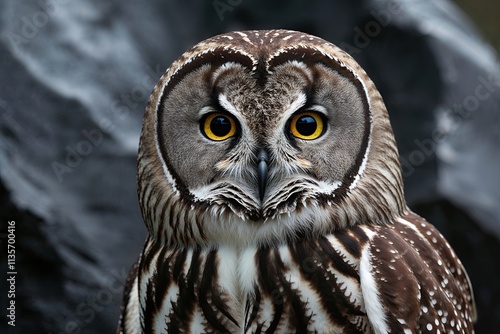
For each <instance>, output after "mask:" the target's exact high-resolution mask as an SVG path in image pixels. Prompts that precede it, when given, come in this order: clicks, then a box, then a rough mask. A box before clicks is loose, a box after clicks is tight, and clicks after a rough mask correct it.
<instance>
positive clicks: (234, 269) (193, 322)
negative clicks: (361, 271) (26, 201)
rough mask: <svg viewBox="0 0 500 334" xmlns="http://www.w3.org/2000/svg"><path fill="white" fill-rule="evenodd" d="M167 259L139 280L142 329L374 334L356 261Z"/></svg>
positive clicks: (214, 253) (269, 255) (282, 254)
mask: <svg viewBox="0 0 500 334" xmlns="http://www.w3.org/2000/svg"><path fill="white" fill-rule="evenodd" d="M306 254H307V255H306ZM163 255H165V256H164V257H157V258H156V260H155V261H154V262H156V263H155V265H154V266H153V267H156V270H153V271H152V272H151V274H150V275H142V278H141V277H140V278H139V279H140V281H142V282H140V286H141V287H142V289H140V296H141V297H140V298H141V304H143V305H142V319H144V320H143V321H144V322H145V324H144V328H147V327H148V323H149V324H150V326H151V328H158V329H161V328H163V329H167V332H170V331H173V332H174V331H177V332H185V333H205V332H211V331H214V332H230V333H254V332H259V331H263V330H266V331H267V330H271V332H275V333H290V332H300V333H308V332H311V333H312V332H319V333H323V332H324V333H327V332H328V333H335V332H339V333H341V332H344V331H345V330H349V329H351V330H356V331H358V332H364V331H367V332H368V331H369V328H368V323H367V319H366V313H365V310H364V305H363V300H362V297H361V291H360V286H359V277H358V275H357V273H356V270H355V264H354V263H350V262H349V261H348V260H346V259H345V258H344V259H342V257H341V256H339V257H338V259H342V263H338V264H337V265H338V266H339V268H341V270H338V269H337V268H336V267H335V266H334V265H333V262H332V261H333V260H332V259H331V258H329V257H328V256H325V254H323V255H321V256H317V254H315V253H314V252H313V253H304V254H302V255H300V254H298V253H297V250H296V249H291V248H289V247H280V248H266V249H256V248H246V249H243V250H235V249H232V248H219V249H215V250H214V249H212V250H200V249H198V250H189V249H187V250H173V251H172V252H169V253H164V254H163ZM334 257H335V256H334ZM347 268H351V270H349V269H347ZM144 279H147V281H149V282H147V281H143V280H144ZM338 315H342V318H341V319H340V320H339V317H338ZM158 332H162V331H158Z"/></svg>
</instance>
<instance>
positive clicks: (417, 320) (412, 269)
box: [360, 212, 476, 333]
mask: <svg viewBox="0 0 500 334" xmlns="http://www.w3.org/2000/svg"><path fill="white" fill-rule="evenodd" d="M360 281H361V289H362V294H363V298H364V301H365V307H366V312H367V315H368V318H369V320H370V322H371V324H372V326H373V327H374V329H375V332H376V333H388V332H392V333H413V332H417V331H421V330H426V331H429V332H433V333H439V332H441V333H449V332H455V333H457V332H458V333H461V332H465V333H471V332H473V325H472V324H473V322H474V321H475V319H476V308H475V304H474V299H473V293H472V287H471V284H470V281H469V278H468V276H467V273H466V271H465V269H464V267H463V265H462V263H461V262H460V260H459V259H458V258H457V256H456V255H455V253H454V251H453V250H452V249H451V247H450V245H449V244H448V242H447V241H446V240H445V239H444V237H443V236H442V235H441V234H440V233H439V232H438V231H437V229H436V228H435V227H433V226H432V225H430V224H429V223H428V222H426V221H425V220H424V219H423V218H421V217H419V216H418V215H416V214H414V213H412V212H410V213H408V214H407V215H406V216H404V217H403V218H400V219H398V220H396V221H395V222H394V223H393V224H390V225H387V226H377V227H373V228H372V232H371V236H370V242H369V243H368V244H367V246H366V247H365V248H364V249H363V252H362V256H361V261H360Z"/></svg>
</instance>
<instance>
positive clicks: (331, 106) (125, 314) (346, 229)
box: [118, 30, 475, 334]
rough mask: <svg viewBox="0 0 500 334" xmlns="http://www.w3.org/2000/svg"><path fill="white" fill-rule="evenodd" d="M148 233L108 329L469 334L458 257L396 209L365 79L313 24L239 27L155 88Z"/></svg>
mask: <svg viewBox="0 0 500 334" xmlns="http://www.w3.org/2000/svg"><path fill="white" fill-rule="evenodd" d="M138 193H139V200H140V205H141V210H142V214H143V218H144V221H145V223H146V226H147V228H148V231H149V236H148V238H147V240H146V244H145V246H144V250H143V252H142V254H141V256H140V259H139V261H138V263H137V265H136V266H134V269H133V270H132V272H131V275H130V278H129V282H128V285H127V288H126V291H125V297H124V303H123V307H122V316H121V319H120V324H119V328H118V333H127V334H129V333H388V332H392V333H420V332H430V333H470V332H473V325H472V324H473V321H474V319H475V306H474V301H473V295H472V289H471V286H470V283H469V280H468V277H467V274H466V272H465V269H464V268H463V266H462V264H461V263H460V261H459V260H458V258H457V257H456V255H455V253H454V252H453V250H452V249H451V248H450V246H449V245H448V243H447V242H446V240H445V239H444V238H443V237H442V236H441V234H440V233H439V232H438V231H437V230H436V229H435V228H434V227H433V226H432V225H430V224H429V223H427V222H426V221H425V220H424V219H422V218H421V217H419V216H417V215H416V214H414V213H412V212H411V211H410V210H409V209H408V207H407V206H406V203H405V200H404V194H403V187H402V179H401V172H400V166H399V162H398V153H397V148H396V144H395V142H394V137H393V133H392V129H391V126H390V123H389V119H388V116H387V111H386V109H385V106H384V103H383V101H382V98H381V96H380V94H379V93H378V91H377V89H376V88H375V86H374V84H373V82H372V81H371V80H370V79H369V78H368V76H367V75H366V73H365V72H364V71H363V70H362V69H361V68H360V66H359V65H358V64H357V63H356V62H355V61H354V60H353V59H352V58H351V57H350V56H349V55H348V54H346V53H345V52H344V51H342V50H340V49H338V48H337V47H336V46H334V45H332V44H330V43H328V42H326V41H324V40H322V39H320V38H317V37H314V36H311V35H307V34H303V33H299V32H293V31H285V30H271V31H247V32H234V33H229V34H225V35H219V36H216V37H213V38H210V39H208V40H206V41H204V42H201V43H199V44H197V45H196V46H194V47H193V48H192V49H191V50H189V51H187V52H186V53H185V54H184V55H182V56H181V57H180V58H179V59H178V60H177V61H175V62H174V63H173V64H172V66H171V67H170V68H169V69H168V70H167V72H166V73H165V74H164V75H163V76H162V78H161V79H160V81H159V83H158V84H157V85H156V87H155V89H154V90H153V93H152V95H151V98H150V100H149V103H148V106H147V108H146V114H145V116H144V123H143V129H142V135H141V141H140V146H139V159H138Z"/></svg>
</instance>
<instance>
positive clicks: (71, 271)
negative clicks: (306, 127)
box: [0, 0, 500, 333]
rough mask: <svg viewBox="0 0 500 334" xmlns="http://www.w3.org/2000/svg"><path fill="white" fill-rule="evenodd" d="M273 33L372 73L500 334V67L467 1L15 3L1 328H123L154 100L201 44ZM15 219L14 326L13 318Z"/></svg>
mask: <svg viewBox="0 0 500 334" xmlns="http://www.w3.org/2000/svg"><path fill="white" fill-rule="evenodd" d="M265 28H289V29H295V30H302V31H305V32H308V33H312V34H315V35H318V36H320V37H323V38H325V39H327V40H329V41H331V42H333V43H336V44H338V45H340V46H341V47H343V48H344V49H346V51H348V52H349V53H351V54H352V55H353V56H354V57H355V58H356V59H357V60H358V61H359V62H360V63H361V65H362V66H363V67H364V68H365V69H366V71H367V72H368V74H369V75H370V76H371V77H372V79H373V80H374V81H375V83H376V84H377V86H378V88H379V90H380V91H381V93H382V95H383V97H384V99H385V101H386V104H387V107H388V109H389V111H390V114H391V120H392V123H393V127H394V131H395V134H396V137H397V141H398V145H399V149H400V152H401V161H402V165H403V174H404V176H405V186H406V195H407V199H408V201H409V204H410V206H411V207H412V208H413V209H414V210H415V211H417V212H418V213H420V214H422V215H423V216H424V217H426V218H428V219H429V220H430V221H431V222H433V223H434V224H435V225H436V226H437V227H438V228H439V230H440V231H441V232H442V233H443V234H444V235H445V236H446V237H447V238H448V240H449V241H450V242H451V244H452V245H453V247H454V248H455V250H456V251H457V253H458V254H459V256H460V258H461V259H462V261H463V263H464V265H465V267H466V268H467V269H468V272H469V275H470V278H471V280H472V283H473V285H474V289H475V295H476V301H477V305H478V311H479V322H478V323H477V326H476V331H477V332H478V333H492V332H495V330H496V329H498V328H499V326H500V283H499V279H498V277H500V266H499V260H498V257H499V256H500V242H499V239H500V205H499V204H500V177H499V176H498V173H499V171H500V168H499V167H500V109H499V107H500V71H499V66H498V59H497V55H496V54H495V53H494V51H493V49H492V48H491V47H489V46H488V45H487V44H486V43H485V42H484V41H483V40H482V38H481V37H480V36H479V35H478V33H477V32H476V30H475V28H474V27H473V26H472V24H471V23H470V22H469V20H468V19H467V17H466V16H465V15H464V14H463V13H462V12H460V11H459V10H458V9H457V8H456V7H455V6H454V5H453V4H452V3H450V2H448V1H444V0H439V1H438V0H436V1H417V0H405V1H402V0H396V1H384V0H380V1H378V0H365V1H362V2H361V4H360V3H359V2H347V1H319V0H314V1H309V2H305V1H298V0H297V1H273V2H269V1H264V0H257V1H252V2H250V1H243V0H215V1H205V2H202V1H193V0H190V1H183V2H180V1H177V2H174V1H171V2H167V1H160V0H155V1H148V2H137V1H107V2H103V1H98V0H82V1H78V2H70V1H69V0H38V1H2V2H0V37H1V39H0V222H1V223H0V233H1V235H0V237H1V239H0V241H1V245H2V246H1V249H2V250H1V252H0V254H1V255H0V258H1V262H0V277H1V279H0V293H1V298H0V310H2V311H1V312H0V313H1V314H2V320H1V321H0V332H2V333H111V332H113V331H114V328H115V325H116V321H117V319H118V309H119V304H120V301H121V289H122V285H123V283H124V280H125V277H126V273H127V271H128V269H129V268H130V266H131V265H132V263H133V262H134V261H135V259H136V258H137V256H138V254H139V252H140V250H141V248H142V243H143V240H144V238H145V235H146V230H145V227H144V225H143V223H142V219H141V216H140V212H139V208H138V204H137V197H136V190H135V169H136V167H135V160H136V152H137V143H138V137H139V131H140V125H141V119H142V115H143V110H144V107H145V104H146V101H147V98H148V96H149V93H150V91H151V89H152V87H153V86H154V84H155V82H156V80H157V79H158V78H159V77H160V75H161V74H162V73H163V71H164V70H165V69H166V68H167V67H168V66H169V65H170V63H171V62H172V61H173V60H174V59H175V58H177V57H178V56H179V55H180V54H181V53H182V52H183V51H184V50H185V49H187V48H189V47H190V46H192V45H193V44H194V43H196V42H198V41H200V40H202V39H204V38H207V37H209V36H211V35H214V34H217V33H222V32H225V31H229V30H236V29H265ZM12 220H15V246H16V268H15V269H16V271H17V275H16V298H15V301H16V326H15V327H12V326H8V325H7V323H6V321H5V320H4V319H6V317H5V316H6V314H7V311H6V308H7V306H8V302H9V300H8V299H7V290H8V285H7V283H6V279H7V272H8V271H9V270H8V267H7V256H6V255H7V246H6V245H7V223H8V221H12ZM7 320H9V319H7Z"/></svg>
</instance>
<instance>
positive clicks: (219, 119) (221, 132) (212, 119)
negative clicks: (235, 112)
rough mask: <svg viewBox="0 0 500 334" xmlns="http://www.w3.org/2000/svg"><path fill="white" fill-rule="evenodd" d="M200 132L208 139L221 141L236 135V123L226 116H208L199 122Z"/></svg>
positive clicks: (220, 114)
mask: <svg viewBox="0 0 500 334" xmlns="http://www.w3.org/2000/svg"><path fill="white" fill-rule="evenodd" d="M201 131H202V132H203V134H204V135H205V136H206V137H207V138H208V139H211V140H215V141H221V140H224V139H227V138H229V137H232V136H234V135H235V134H236V122H235V121H234V119H233V118H232V117H231V116H228V115H226V114H222V113H213V114H208V115H207V116H205V117H204V118H203V120H202V122H201Z"/></svg>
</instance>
